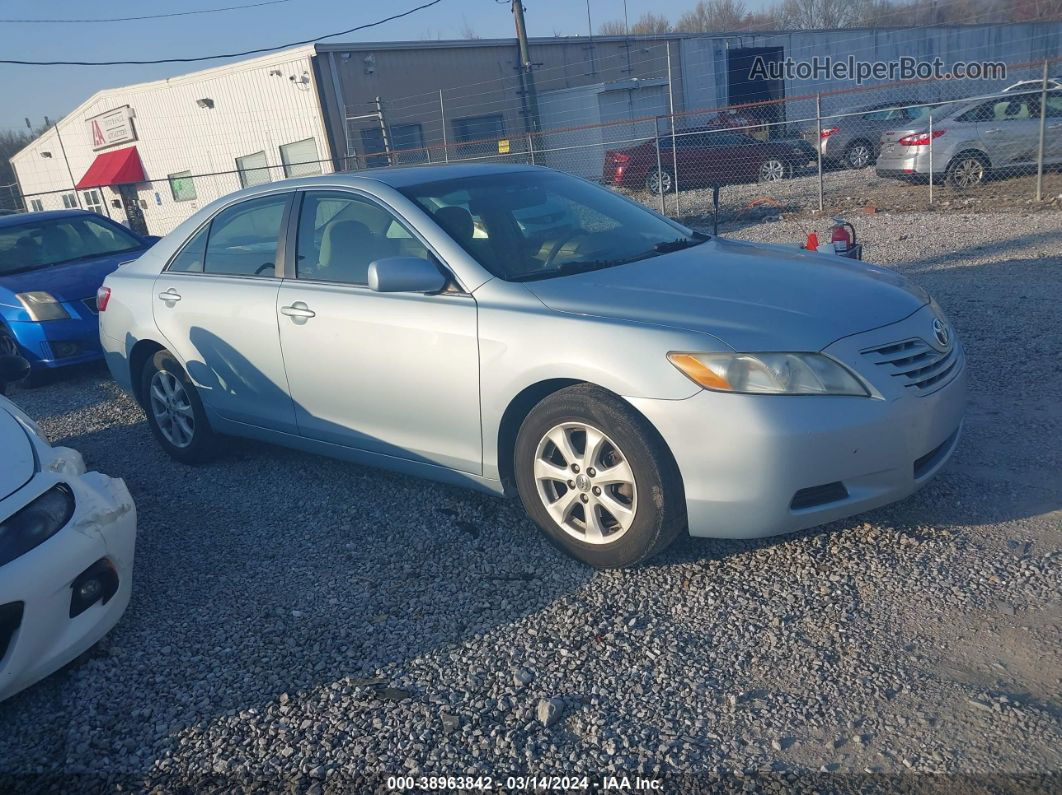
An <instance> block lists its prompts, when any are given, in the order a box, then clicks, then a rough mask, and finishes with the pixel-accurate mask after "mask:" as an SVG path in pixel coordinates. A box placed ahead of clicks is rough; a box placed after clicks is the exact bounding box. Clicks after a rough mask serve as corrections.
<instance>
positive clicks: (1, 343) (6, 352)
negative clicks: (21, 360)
mask: <svg viewBox="0 0 1062 795" xmlns="http://www.w3.org/2000/svg"><path fill="white" fill-rule="evenodd" d="M21 355H22V354H21V353H20V352H19V349H18V343H17V342H16V341H15V338H14V337H12V336H11V332H9V331H8V330H7V329H6V328H4V327H3V326H0V356H21Z"/></svg>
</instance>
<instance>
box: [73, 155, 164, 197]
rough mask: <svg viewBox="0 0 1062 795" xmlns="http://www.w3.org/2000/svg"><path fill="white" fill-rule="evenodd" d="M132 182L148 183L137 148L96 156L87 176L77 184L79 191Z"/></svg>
mask: <svg viewBox="0 0 1062 795" xmlns="http://www.w3.org/2000/svg"><path fill="white" fill-rule="evenodd" d="M132 182H147V177H146V176H144V166H143V165H142V164H141V162H140V155H139V154H138V153H137V151H136V147H135V146H130V147H129V148H128V149H116V150H115V151H113V152H104V153H103V154H101V155H96V159H95V160H93V161H92V165H91V166H89V170H88V171H86V172H85V176H83V177H82V178H81V181H80V182H78V183H77V189H78V190H87V189H88V188H98V187H100V186H102V185H128V184H130V183H132Z"/></svg>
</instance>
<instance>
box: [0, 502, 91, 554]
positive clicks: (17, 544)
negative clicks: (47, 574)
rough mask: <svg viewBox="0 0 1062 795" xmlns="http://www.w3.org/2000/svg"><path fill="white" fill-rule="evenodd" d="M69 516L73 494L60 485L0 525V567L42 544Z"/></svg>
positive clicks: (72, 505) (59, 528)
mask: <svg viewBox="0 0 1062 795" xmlns="http://www.w3.org/2000/svg"><path fill="white" fill-rule="evenodd" d="M73 513H74V495H73V492H71V491H70V487H69V486H67V485H66V484H65V483H60V484H59V485H58V486H53V487H52V488H50V489H48V491H46V492H44V494H42V495H41V496H40V497H38V498H37V499H35V500H34V501H33V502H31V503H30V504H29V505H27V506H26V507H25V508H23V509H22V510H20V511H18V512H17V513H15V514H14V515H12V516H10V517H8V518H7V519H5V520H4V521H2V522H0V566H3V565H4V564H5V563H10V562H11V561H13V560H14V559H15V558H17V557H18V556H19V555H23V554H25V553H26V552H29V551H30V550H31V549H33V548H34V547H35V546H38V545H40V544H43V543H44V542H45V541H47V540H48V539H49V538H51V537H52V536H53V535H55V534H56V533H58V532H59V531H60V530H61V529H62V528H63V526H64V525H65V524H66V523H67V522H68V521H70V517H71V516H72V515H73Z"/></svg>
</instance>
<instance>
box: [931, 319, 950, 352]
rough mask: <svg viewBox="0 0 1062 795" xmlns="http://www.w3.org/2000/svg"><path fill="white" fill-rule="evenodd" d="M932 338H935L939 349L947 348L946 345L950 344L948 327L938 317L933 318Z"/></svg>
mask: <svg viewBox="0 0 1062 795" xmlns="http://www.w3.org/2000/svg"><path fill="white" fill-rule="evenodd" d="M933 336H934V337H936V338H937V342H938V343H940V347H941V348H947V347H948V343H949V342H951V334H950V333H948V327H947V326H946V325H945V324H944V321H943V320H941V319H940V318H939V317H937V318H933Z"/></svg>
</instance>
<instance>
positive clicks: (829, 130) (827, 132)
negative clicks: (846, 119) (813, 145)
mask: <svg viewBox="0 0 1062 795" xmlns="http://www.w3.org/2000/svg"><path fill="white" fill-rule="evenodd" d="M839 129H841V128H840V127H823V128H822V129H821V130H819V138H829V137H830V136H831V135H833V134H834V133H835V132H837V131H838V130H839Z"/></svg>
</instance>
